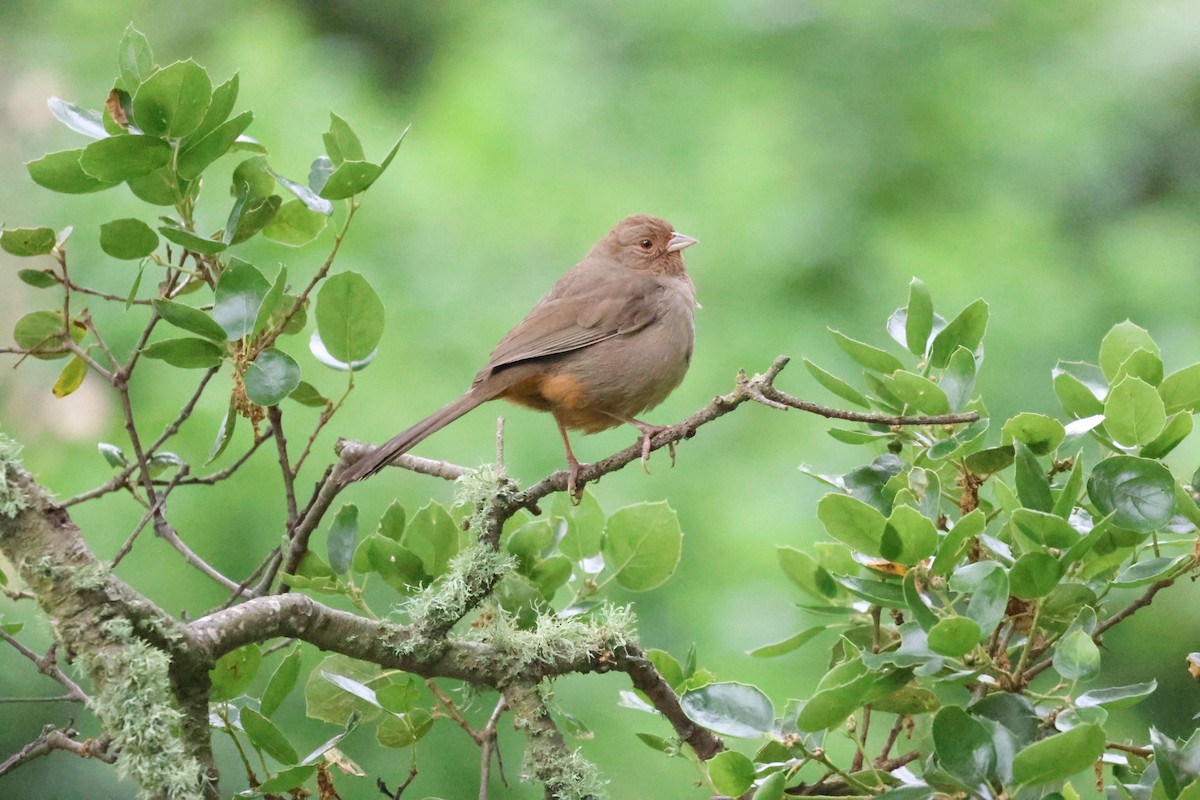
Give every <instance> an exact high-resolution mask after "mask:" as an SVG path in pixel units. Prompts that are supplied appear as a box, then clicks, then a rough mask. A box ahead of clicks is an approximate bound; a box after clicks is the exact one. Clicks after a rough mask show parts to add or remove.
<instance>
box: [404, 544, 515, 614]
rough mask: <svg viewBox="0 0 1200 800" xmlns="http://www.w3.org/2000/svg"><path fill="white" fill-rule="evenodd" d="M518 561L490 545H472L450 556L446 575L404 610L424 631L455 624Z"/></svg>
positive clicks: (428, 587) (410, 602)
mask: <svg viewBox="0 0 1200 800" xmlns="http://www.w3.org/2000/svg"><path fill="white" fill-rule="evenodd" d="M514 563H515V562H514V561H513V558H512V556H510V555H508V554H507V553H500V552H497V551H495V550H493V549H491V548H490V547H481V546H478V545H475V546H472V547H468V548H466V549H464V550H461V551H459V552H458V553H457V554H455V555H454V557H453V558H451V559H450V564H449V567H448V569H447V570H446V574H445V575H443V576H442V577H441V578H439V579H438V580H437V581H435V582H434V583H432V584H430V585H429V586H426V587H425V588H423V589H421V590H420V591H419V592H417V593H416V594H415V595H413V596H412V597H411V598H410V599H409V600H408V601H407V602H406V603H404V605H403V607H402V610H403V611H405V612H406V613H407V614H408V617H409V619H410V620H412V623H413V624H414V625H415V626H416V627H417V628H418V629H420V630H422V631H434V630H440V629H442V628H445V627H447V626H448V625H453V624H454V623H456V622H457V621H458V620H460V619H462V618H463V617H464V616H466V614H467V613H468V612H469V611H470V610H471V608H472V607H473V605H474V604H475V603H478V602H479V600H480V598H481V597H482V596H484V595H485V594H486V592H487V589H488V588H489V587H490V586H492V585H494V584H495V582H496V580H497V579H499V577H500V576H501V575H503V574H504V573H506V572H508V571H510V570H512V569H513V565H514Z"/></svg>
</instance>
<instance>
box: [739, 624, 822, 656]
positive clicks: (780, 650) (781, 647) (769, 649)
mask: <svg viewBox="0 0 1200 800" xmlns="http://www.w3.org/2000/svg"><path fill="white" fill-rule="evenodd" d="M826 630H828V628H827V627H826V626H824V625H819V626H817V627H814V628H805V629H804V630H802V631H800V632H799V633H794V634H792V635H791V636H789V637H788V638H786V639H784V640H783V641H779V642H773V643H771V644H764V645H762V646H761V647H756V648H754V649H753V650H750V651H749V655H750V657H751V658H775V657H776V656H782V655H786V654H788V653H791V652H793V651H795V650H799V649H800V648H801V647H803V646H804V645H806V644H808V643H809V642H810V641H812V640H813V639H815V638H816V637H818V636H820V635H821V634H822V633H824V632H825V631H826Z"/></svg>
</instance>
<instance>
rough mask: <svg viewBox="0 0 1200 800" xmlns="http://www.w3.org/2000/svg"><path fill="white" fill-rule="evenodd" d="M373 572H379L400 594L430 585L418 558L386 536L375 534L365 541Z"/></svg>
mask: <svg viewBox="0 0 1200 800" xmlns="http://www.w3.org/2000/svg"><path fill="white" fill-rule="evenodd" d="M363 545H364V546H365V547H367V561H368V563H369V564H370V565H371V571H372V572H378V573H379V576H380V577H381V578H383V580H384V582H385V583H387V585H388V586H391V587H392V588H393V589H395V590H396V591H398V592H409V591H412V590H413V589H415V588H417V587H419V586H422V585H424V584H427V583H429V581H430V580H431V577H430V576H429V574H428V573H426V572H425V568H424V566H423V565H422V563H421V559H420V558H418V557H417V556H416V555H415V554H414V553H413V552H412V551H410V550H409V549H408V548H407V547H405V546H404V545H402V544H400V543H399V542H394V541H392V540H391V539H389V538H387V537H386V536H380V535H379V534H378V533H373V534H371V535H370V536H368V537H367V538H366V540H364V541H363Z"/></svg>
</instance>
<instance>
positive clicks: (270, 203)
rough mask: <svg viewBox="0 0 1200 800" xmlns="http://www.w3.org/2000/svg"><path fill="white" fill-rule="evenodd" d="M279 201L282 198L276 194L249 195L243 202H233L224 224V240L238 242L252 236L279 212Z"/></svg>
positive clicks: (281, 201) (280, 201) (231, 242)
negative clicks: (265, 195)
mask: <svg viewBox="0 0 1200 800" xmlns="http://www.w3.org/2000/svg"><path fill="white" fill-rule="evenodd" d="M281 203H283V198H282V197H280V196H279V195H277V194H273V195H271V196H270V197H261V198H255V197H253V196H251V197H249V198H248V199H247V200H246V202H245V203H242V204H236V203H235V204H234V208H233V210H232V211H231V212H230V215H229V221H228V222H227V223H226V226H225V240H226V241H228V242H229V243H230V244H238V243H239V242H244V241H246V240H247V239H249V238H250V237H252V236H254V235H255V234H256V233H258V232H259V231H261V230H262V229H263V228H265V227H266V226H267V225H269V224H270V223H271V220H272V219H274V218H275V215H276V214H278V213H279V209H280V205H281Z"/></svg>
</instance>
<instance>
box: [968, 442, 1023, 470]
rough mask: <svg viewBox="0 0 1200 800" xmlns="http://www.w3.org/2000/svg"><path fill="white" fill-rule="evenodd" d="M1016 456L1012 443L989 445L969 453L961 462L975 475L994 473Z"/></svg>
mask: <svg viewBox="0 0 1200 800" xmlns="http://www.w3.org/2000/svg"><path fill="white" fill-rule="evenodd" d="M1015 458H1016V450H1015V449H1014V448H1013V446H1012V445H1002V446H1000V447H989V448H987V449H986V450H980V451H979V452H977V453H971V454H970V455H969V456H967V457H966V458H965V459H964V460H963V463H964V464H965V465H966V467H967V469H969V470H970V471H971V472H974V473H975V474H976V475H995V474H996V473H997V472H999V471H1000V470H1002V469H1007V468H1008V465H1009V464H1011V463H1013V461H1014V460H1015Z"/></svg>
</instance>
